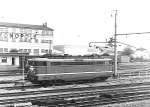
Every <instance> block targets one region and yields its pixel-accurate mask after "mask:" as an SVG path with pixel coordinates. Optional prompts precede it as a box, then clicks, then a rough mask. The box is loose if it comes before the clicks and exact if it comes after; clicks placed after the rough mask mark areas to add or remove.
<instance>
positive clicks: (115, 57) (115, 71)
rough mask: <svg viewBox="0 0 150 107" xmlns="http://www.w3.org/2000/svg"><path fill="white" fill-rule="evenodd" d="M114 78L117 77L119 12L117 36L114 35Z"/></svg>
mask: <svg viewBox="0 0 150 107" xmlns="http://www.w3.org/2000/svg"><path fill="white" fill-rule="evenodd" d="M114 60H115V62H114V76H115V77H116V76H117V10H115V34H114Z"/></svg>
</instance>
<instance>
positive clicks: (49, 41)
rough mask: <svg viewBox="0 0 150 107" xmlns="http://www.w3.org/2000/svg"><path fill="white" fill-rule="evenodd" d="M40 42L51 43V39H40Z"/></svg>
mask: <svg viewBox="0 0 150 107" xmlns="http://www.w3.org/2000/svg"><path fill="white" fill-rule="evenodd" d="M41 43H50V44H51V43H52V40H41Z"/></svg>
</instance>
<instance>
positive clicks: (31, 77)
mask: <svg viewBox="0 0 150 107" xmlns="http://www.w3.org/2000/svg"><path fill="white" fill-rule="evenodd" d="M26 71H27V76H26V79H27V80H28V81H30V82H32V83H37V71H38V70H37V68H36V66H33V62H32V61H28V66H27V69H26Z"/></svg>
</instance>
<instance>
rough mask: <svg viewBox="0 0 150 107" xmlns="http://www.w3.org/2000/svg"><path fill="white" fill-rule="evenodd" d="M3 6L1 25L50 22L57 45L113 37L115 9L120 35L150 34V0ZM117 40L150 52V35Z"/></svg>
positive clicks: (22, 1)
mask: <svg viewBox="0 0 150 107" xmlns="http://www.w3.org/2000/svg"><path fill="white" fill-rule="evenodd" d="M0 4H1V6H0V21H1V22H13V23H24V24H37V25H39V24H42V23H44V22H47V23H48V27H50V28H53V29H54V44H56V45H57V44H84V45H87V44H88V42H91V41H92V42H93V41H97V42H98V41H105V39H107V38H109V37H111V36H113V35H114V11H113V10H116V9H117V10H118V16H117V32H118V33H133V32H150V1H149V0H0ZM111 14H112V17H111ZM118 41H121V42H125V43H129V44H131V45H134V46H137V47H145V48H147V49H148V48H149V49H150V46H148V45H150V34H146V35H132V36H119V37H118Z"/></svg>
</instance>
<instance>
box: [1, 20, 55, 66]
mask: <svg viewBox="0 0 150 107" xmlns="http://www.w3.org/2000/svg"><path fill="white" fill-rule="evenodd" d="M11 50H17V51H18V53H20V54H21V53H28V54H29V55H31V56H38V55H43V54H47V53H51V52H52V50H53V29H51V28H49V27H47V23H44V24H42V25H31V24H20V23H7V22H0V53H10V51H11ZM2 55H4V54H1V55H0V59H7V58H5V57H6V55H4V56H2ZM8 56H9V54H8V55H7V57H8ZM10 56H12V59H13V60H14V58H15V57H14V56H17V55H12V54H10ZM9 58H10V57H9ZM16 59H18V57H17V58H16ZM2 62H5V63H6V62H7V61H3V60H0V64H1V63H2ZM16 63H17V64H18V62H16Z"/></svg>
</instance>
